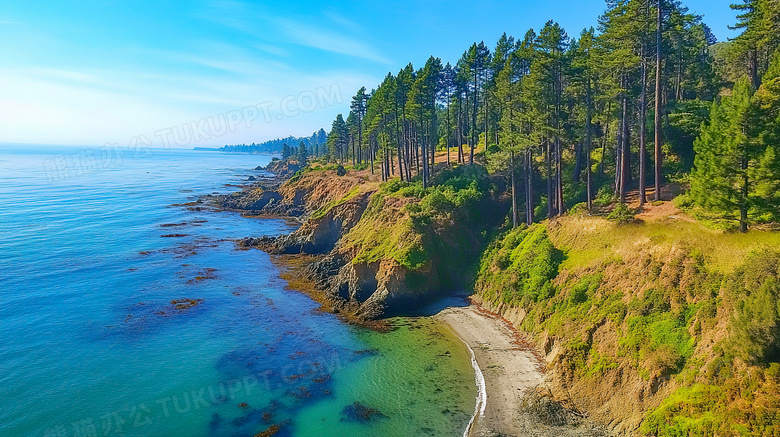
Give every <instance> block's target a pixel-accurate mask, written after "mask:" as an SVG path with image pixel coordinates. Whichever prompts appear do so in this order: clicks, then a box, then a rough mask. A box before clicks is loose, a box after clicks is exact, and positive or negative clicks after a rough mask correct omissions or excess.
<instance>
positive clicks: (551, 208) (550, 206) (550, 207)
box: [544, 139, 555, 218]
mask: <svg viewBox="0 0 780 437" xmlns="http://www.w3.org/2000/svg"><path fill="white" fill-rule="evenodd" d="M544 141H545V142H546V143H547V153H546V155H547V156H546V157H545V159H546V160H547V218H552V217H553V216H554V215H555V196H554V192H553V173H552V152H553V150H552V142H551V141H550V140H548V139H545V140H544Z"/></svg>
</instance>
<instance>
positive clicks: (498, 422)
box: [435, 305, 544, 436]
mask: <svg viewBox="0 0 780 437" xmlns="http://www.w3.org/2000/svg"><path fill="white" fill-rule="evenodd" d="M435 317H436V318H438V319H440V320H443V321H444V322H446V323H447V324H449V326H450V327H451V328H452V330H453V332H454V333H455V334H456V335H457V336H458V337H460V338H461V340H463V342H464V343H466V344H467V345H468V346H469V348H470V349H471V350H472V351H473V354H474V355H473V357H474V359H475V360H476V364H477V365H478V369H475V371H476V372H477V377H476V378H477V381H478V382H477V384H478V385H479V379H480V374H481V375H484V392H483V394H482V395H481V396H480V397H478V399H477V408H476V411H475V415H474V418H472V421H471V422H470V423H469V429H468V430H467V433H468V435H469V436H492V435H495V434H506V435H515V434H516V433H517V432H518V430H520V429H521V428H522V425H521V423H520V420H519V418H520V407H521V405H522V401H523V396H524V394H525V393H526V392H528V391H530V390H532V389H534V388H535V387H537V386H538V385H539V384H541V383H542V381H543V380H544V364H543V363H542V362H541V360H540V359H539V357H538V354H536V353H535V351H534V350H533V349H532V348H531V347H530V346H529V345H528V344H527V343H525V342H523V341H522V338H521V337H520V336H519V335H518V333H517V331H515V330H514V329H513V328H512V327H511V325H510V324H509V323H508V322H506V321H505V320H503V319H501V318H500V317H497V316H495V315H493V314H490V313H488V312H486V311H484V310H482V309H481V308H480V307H478V306H476V305H470V306H467V307H450V308H446V309H444V310H443V311H441V312H439V313H438V314H437V315H436V316H435ZM480 389H481V390H482V388H480ZM482 396H484V397H482ZM480 398H481V399H480ZM481 400H483V401H484V404H483V405H480V401H481Z"/></svg>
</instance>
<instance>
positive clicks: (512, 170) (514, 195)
mask: <svg viewBox="0 0 780 437" xmlns="http://www.w3.org/2000/svg"><path fill="white" fill-rule="evenodd" d="M509 171H510V173H511V174H512V227H513V228H516V227H517V180H516V177H515V173H517V171H516V169H515V151H514V150H513V151H512V152H511V155H510V160H509Z"/></svg>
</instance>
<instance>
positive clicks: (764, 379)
mask: <svg viewBox="0 0 780 437" xmlns="http://www.w3.org/2000/svg"><path fill="white" fill-rule="evenodd" d="M779 247H780V237H778V235H777V234H771V233H762V232H754V233H753V234H749V235H734V234H724V233H720V232H713V231H710V230H707V229H705V228H703V227H701V226H700V225H699V224H697V223H695V222H693V221H688V220H685V218H684V217H680V216H674V215H672V216H667V217H664V218H662V219H661V220H659V221H648V222H641V223H639V224H630V225H617V224H614V223H611V222H609V221H607V220H604V219H601V218H596V217H566V218H561V219H558V220H555V221H550V222H546V223H545V224H540V225H535V226H533V227H531V228H527V229H517V230H513V231H510V232H508V233H506V234H504V235H503V236H501V237H500V238H498V239H497V240H496V241H495V242H494V243H493V244H491V246H490V247H489V248H488V249H487V250H486V251H485V253H484V255H483V258H482V261H481V265H480V271H479V275H478V278H477V282H476V295H475V297H476V299H477V300H478V301H480V302H481V303H482V304H483V305H484V306H486V307H488V308H490V309H492V310H494V311H497V312H499V313H500V314H502V315H504V316H505V317H506V318H507V319H509V320H510V321H511V322H512V323H513V324H514V325H515V326H517V327H518V328H521V329H523V330H525V331H527V332H529V333H531V334H533V335H534V338H535V339H536V342H537V346H538V348H539V350H541V351H542V352H543V353H544V354H545V358H546V362H547V364H548V380H549V383H550V384H549V385H550V387H551V388H552V394H553V396H554V397H555V398H557V399H559V400H562V401H564V402H570V403H572V404H574V405H575V406H576V408H577V409H579V410H584V411H588V412H589V413H590V414H591V417H592V418H594V419H595V420H597V421H599V422H601V423H605V424H609V427H610V428H611V430H612V431H613V432H614V433H615V434H617V435H659V436H660V435H674V436H677V435H690V436H693V435H697V436H698V435H701V436H705V435H778V433H780V428H779V427H778V424H780V401H779V400H778V397H777V393H778V391H777V390H778V383H780V365H778V364H777V361H778V359H779V358H780V349H779V348H778V344H780V317H779V316H778V312H780V306H778V299H779V298H780V285H778V284H780V251H778V248H779Z"/></svg>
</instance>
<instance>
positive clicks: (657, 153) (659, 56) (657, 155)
mask: <svg viewBox="0 0 780 437" xmlns="http://www.w3.org/2000/svg"><path fill="white" fill-rule="evenodd" d="M662 1H663V0H658V16H657V19H658V27H657V32H656V41H655V44H656V54H655V139H654V142H655V143H654V144H653V155H654V156H653V158H654V161H655V195H654V196H653V198H654V200H655V201H659V200H661V166H662V164H663V163H662V160H663V155H662V153H661V104H662V103H663V96H662V95H661V63H662V61H663V53H662V52H661V50H662V49H663V46H662V45H661V33H662V31H663V23H662V21H661V18H662V16H663V14H662V11H661V5H662Z"/></svg>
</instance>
